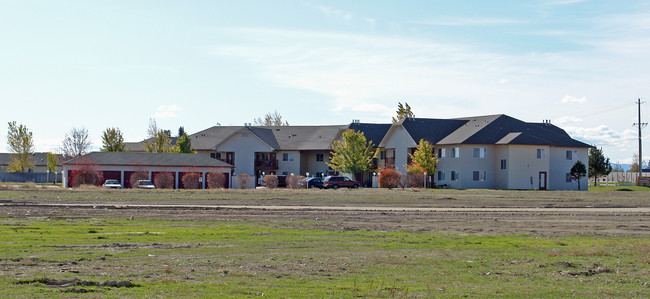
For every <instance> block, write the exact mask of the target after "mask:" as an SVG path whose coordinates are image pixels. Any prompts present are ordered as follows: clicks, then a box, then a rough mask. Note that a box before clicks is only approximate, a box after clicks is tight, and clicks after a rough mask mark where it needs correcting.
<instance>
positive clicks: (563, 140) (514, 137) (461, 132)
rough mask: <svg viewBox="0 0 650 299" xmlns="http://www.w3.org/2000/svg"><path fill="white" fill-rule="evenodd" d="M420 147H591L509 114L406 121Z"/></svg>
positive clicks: (553, 128)
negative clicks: (422, 144)
mask: <svg viewBox="0 0 650 299" xmlns="http://www.w3.org/2000/svg"><path fill="white" fill-rule="evenodd" d="M401 124H402V125H403V126H404V128H405V129H406V130H407V131H408V132H409V134H410V135H411V137H412V138H413V140H414V141H415V142H416V143H417V142H419V141H420V139H424V140H427V141H429V142H431V143H432V144H438V145H445V144H521V145H551V146H565V147H591V146H590V145H588V144H586V143H583V142H580V141H578V140H575V139H573V138H571V136H569V134H567V133H566V132H565V131H564V130H562V129H561V128H559V127H557V126H554V125H552V124H549V123H527V122H524V121H521V120H518V119H516V118H513V117H510V116H508V115H505V114H496V115H485V116H475V117H464V118H456V119H418V118H413V119H405V120H403V121H402V123H401Z"/></svg>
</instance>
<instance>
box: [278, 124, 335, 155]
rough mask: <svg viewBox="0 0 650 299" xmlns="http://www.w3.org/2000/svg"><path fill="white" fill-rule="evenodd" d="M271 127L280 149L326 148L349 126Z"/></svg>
mask: <svg viewBox="0 0 650 299" xmlns="http://www.w3.org/2000/svg"><path fill="white" fill-rule="evenodd" d="M265 128H269V129H271V131H272V132H273V136H275V139H276V140H277V142H278V145H279V146H280V148H279V149H280V150H325V149H329V148H330V146H331V145H332V142H334V140H335V139H336V138H337V136H338V135H339V134H340V132H341V131H342V130H345V129H346V128H347V126H278V127H265Z"/></svg>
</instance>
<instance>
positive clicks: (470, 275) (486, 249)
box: [0, 218, 650, 297]
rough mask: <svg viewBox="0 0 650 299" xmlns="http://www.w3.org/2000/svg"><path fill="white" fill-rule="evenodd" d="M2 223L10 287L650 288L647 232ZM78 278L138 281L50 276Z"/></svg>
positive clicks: (562, 291) (26, 292)
mask: <svg viewBox="0 0 650 299" xmlns="http://www.w3.org/2000/svg"><path fill="white" fill-rule="evenodd" d="M0 224H1V225H0V236H1V237H0V244H1V245H0V249H1V250H2V253H1V254H0V257H1V264H2V271H1V273H2V275H1V276H0V290H1V292H2V294H3V296H29V297H31V296H39V297H41V296H43V297H51V296H68V295H70V294H71V293H70V292H72V291H73V290H74V291H76V292H80V291H81V290H83V291H87V292H93V293H95V294H101V295H102V296H110V297H113V296H115V297H124V296H129V297H139V296H143V295H146V296H157V295H162V296H171V297H186V296H241V297H251V296H261V295H266V296H271V297H313V296H316V297H355V296H371V297H375V296H376V297H437V296H450V297H458V296H465V295H467V296H472V297H474V296H479V297H491V296H503V295H505V296H519V297H567V296H588V297H612V296H618V297H647V296H648V295H649V291H650V287H649V286H648V284H650V280H649V279H648V277H650V265H649V263H650V257H649V253H650V243H649V242H648V240H645V239H640V238H618V237H606V238H603V237H594V236H572V237H562V238H540V237H535V236H522V235H504V236H471V235H444V234H436V233H430V232H422V233H412V232H380V231H328V230H318V229H308V230H307V229H300V228H299V227H300V226H301V223H295V222H294V223H291V224H287V225H283V224H281V223H280V224H279V223H274V224H273V225H271V226H269V225H268V224H267V223H260V222H254V221H249V222H245V223H231V222H214V221H165V220H141V219H135V220H120V219H102V218H86V219H59V220H54V219H11V218H4V219H0ZM73 279H78V280H80V281H85V282H104V281H129V282H131V283H132V284H134V285H135V287H107V286H83V285H77V286H74V287H70V286H68V287H62V286H49V285H46V284H44V283H43V282H51V281H52V280H59V281H60V280H73ZM35 281H41V282H35ZM87 284H88V283H87Z"/></svg>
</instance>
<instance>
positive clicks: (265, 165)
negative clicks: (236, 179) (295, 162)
mask: <svg viewBox="0 0 650 299" xmlns="http://www.w3.org/2000/svg"><path fill="white" fill-rule="evenodd" d="M255 169H258V170H275V169H278V160H255Z"/></svg>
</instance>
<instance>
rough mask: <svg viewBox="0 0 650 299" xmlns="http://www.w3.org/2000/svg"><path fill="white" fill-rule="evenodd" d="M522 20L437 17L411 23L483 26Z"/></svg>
mask: <svg viewBox="0 0 650 299" xmlns="http://www.w3.org/2000/svg"><path fill="white" fill-rule="evenodd" d="M523 22H524V21H522V20H515V19H498V18H439V19H436V20H426V21H413V22H411V23H412V24H419V25H437V26H485V25H509V24H521V23H523Z"/></svg>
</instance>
